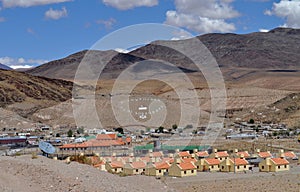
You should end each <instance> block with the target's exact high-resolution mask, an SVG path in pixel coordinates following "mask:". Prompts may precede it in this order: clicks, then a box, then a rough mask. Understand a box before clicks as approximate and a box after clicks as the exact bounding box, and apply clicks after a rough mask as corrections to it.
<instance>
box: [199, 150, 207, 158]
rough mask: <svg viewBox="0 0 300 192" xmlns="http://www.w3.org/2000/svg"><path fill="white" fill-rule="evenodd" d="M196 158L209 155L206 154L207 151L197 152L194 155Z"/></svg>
mask: <svg viewBox="0 0 300 192" xmlns="http://www.w3.org/2000/svg"><path fill="white" fill-rule="evenodd" d="M196 156H198V157H208V156H209V154H208V152H207V151H199V152H197V153H196Z"/></svg>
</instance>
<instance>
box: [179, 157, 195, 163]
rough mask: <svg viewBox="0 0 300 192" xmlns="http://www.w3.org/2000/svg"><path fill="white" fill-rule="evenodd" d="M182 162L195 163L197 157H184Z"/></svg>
mask: <svg viewBox="0 0 300 192" xmlns="http://www.w3.org/2000/svg"><path fill="white" fill-rule="evenodd" d="M182 161H183V162H193V163H196V162H197V159H193V158H185V159H182Z"/></svg>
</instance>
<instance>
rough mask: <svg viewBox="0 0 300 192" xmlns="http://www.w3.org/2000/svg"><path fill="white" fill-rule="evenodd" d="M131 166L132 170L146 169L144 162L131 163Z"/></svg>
mask: <svg viewBox="0 0 300 192" xmlns="http://www.w3.org/2000/svg"><path fill="white" fill-rule="evenodd" d="M131 166H132V168H134V169H142V168H145V167H146V163H144V161H135V162H132V163H131Z"/></svg>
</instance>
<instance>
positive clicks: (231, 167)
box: [220, 157, 250, 172]
mask: <svg viewBox="0 0 300 192" xmlns="http://www.w3.org/2000/svg"><path fill="white" fill-rule="evenodd" d="M249 167H250V165H249V162H248V161H247V160H246V159H244V158H243V157H239V158H227V159H225V160H223V161H222V162H221V163H220V171H221V172H239V171H248V170H249Z"/></svg>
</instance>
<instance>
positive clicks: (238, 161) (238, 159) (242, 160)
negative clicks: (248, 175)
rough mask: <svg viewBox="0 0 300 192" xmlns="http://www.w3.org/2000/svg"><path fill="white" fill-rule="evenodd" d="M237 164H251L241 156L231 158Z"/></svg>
mask: <svg viewBox="0 0 300 192" xmlns="http://www.w3.org/2000/svg"><path fill="white" fill-rule="evenodd" d="M230 160H231V161H232V162H233V163H234V164H235V165H249V162H248V161H247V160H246V159H241V158H235V159H234V158H231V159H230Z"/></svg>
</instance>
